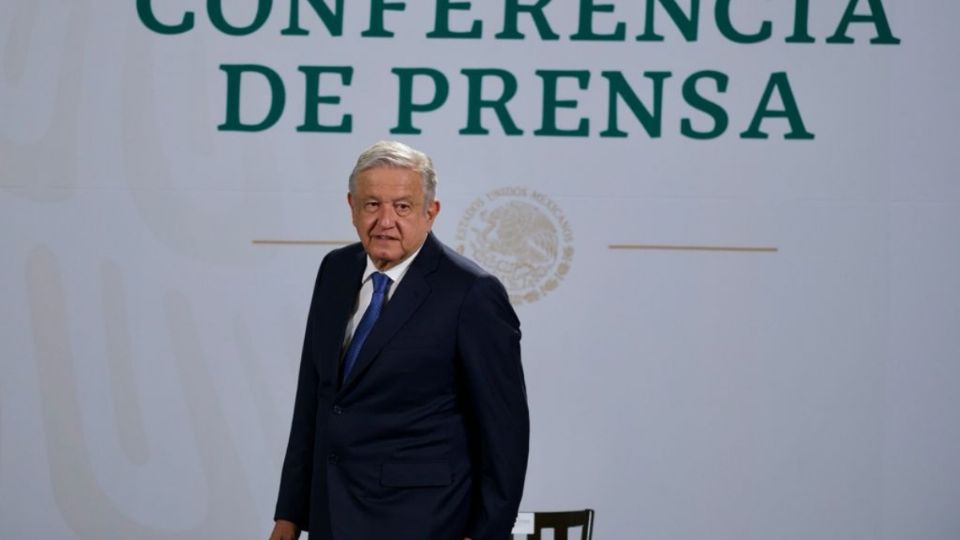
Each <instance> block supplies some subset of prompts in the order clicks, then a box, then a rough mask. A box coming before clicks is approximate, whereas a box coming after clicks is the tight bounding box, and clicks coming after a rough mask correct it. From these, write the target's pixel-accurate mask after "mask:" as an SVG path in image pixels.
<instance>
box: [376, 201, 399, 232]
mask: <svg viewBox="0 0 960 540" xmlns="http://www.w3.org/2000/svg"><path fill="white" fill-rule="evenodd" d="M396 222H397V212H396V210H394V208H393V205H392V204H382V205H380V212H379V214H378V215H377V223H378V224H379V225H380V227H381V228H383V229H389V228H390V227H393V225H394V224H395V223H396Z"/></svg>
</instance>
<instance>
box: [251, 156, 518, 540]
mask: <svg viewBox="0 0 960 540" xmlns="http://www.w3.org/2000/svg"><path fill="white" fill-rule="evenodd" d="M435 195H436V174H435V173H434V170H433V164H432V162H431V160H430V158H429V157H427V156H426V155H425V154H423V153H421V152H419V151H417V150H414V149H413V148H410V147H409V146H406V145H404V144H401V143H398V142H380V143H377V144H375V145H373V146H372V147H370V148H368V149H367V150H366V151H364V152H363V153H362V154H361V155H360V158H359V159H358V160H357V164H356V166H355V167H354V170H353V172H352V173H351V175H350V181H349V194H348V195H347V202H348V203H349V205H350V211H351V214H352V216H353V224H354V226H355V227H356V229H357V234H358V235H359V237H360V242H359V243H358V244H353V245H350V246H347V247H344V248H341V249H337V250H334V251H332V252H330V253H329V254H328V255H327V256H326V257H324V259H323V262H322V263H321V264H320V270H319V273H318V275H317V281H316V285H315V287H314V291H313V300H312V302H311V306H310V313H309V315H308V317H307V329H306V337H305V339H304V345H303V356H302V359H301V363H300V375H299V381H298V385H297V394H296V399H295V402H294V411H293V425H292V428H291V432H290V441H289V444H288V446H287V453H286V457H285V459H284V464H283V471H282V473H281V479H280V494H279V497H278V501H277V509H276V514H275V517H274V519H275V520H276V524H275V526H274V530H273V533H272V534H271V537H270V538H271V540H288V539H293V538H296V537H297V536H298V535H299V533H300V531H301V530H309V531H310V536H311V539H320V540H387V539H389V540H462V539H464V538H467V539H471V540H504V539H507V538H510V530H511V528H512V525H513V522H514V518H515V517H516V513H517V508H518V506H519V504H520V498H521V495H522V493H523V481H524V475H525V473H526V466H527V452H528V440H529V415H528V411H527V402H526V391H525V388H524V380H523V371H522V368H521V365H520V323H519V321H518V320H517V316H516V314H515V313H514V311H513V309H512V307H511V306H510V302H509V300H508V298H507V294H506V291H505V290H504V288H503V286H502V285H501V284H500V282H499V281H498V280H497V279H496V278H495V277H493V276H492V275H490V274H488V273H486V272H484V271H483V270H482V269H481V268H479V267H478V266H477V265H476V264H474V263H473V262H471V261H469V260H467V259H466V258H464V257H462V256H461V255H459V254H457V253H456V252H454V251H453V250H451V249H449V248H448V247H446V246H444V245H443V244H441V243H440V242H439V241H438V240H437V239H436V238H435V237H434V236H433V234H432V233H431V232H430V230H431V227H432V226H433V222H434V220H435V219H436V217H437V214H438V213H439V211H440V203H439V201H437V200H436V196H435Z"/></svg>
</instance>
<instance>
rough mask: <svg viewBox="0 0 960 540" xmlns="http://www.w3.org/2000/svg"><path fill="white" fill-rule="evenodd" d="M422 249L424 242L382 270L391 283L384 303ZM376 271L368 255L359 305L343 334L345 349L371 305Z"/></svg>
mask: <svg viewBox="0 0 960 540" xmlns="http://www.w3.org/2000/svg"><path fill="white" fill-rule="evenodd" d="M421 249H423V244H420V247H418V248H417V250H416V251H414V252H413V255H411V256H409V257H407V258H406V259H405V260H404V261H403V262H401V263H400V264H398V265H396V266H394V267H393V268H391V269H389V270H384V271H383V272H382V273H383V274H386V275H387V277H388V278H390V283H389V284H388V285H387V297H386V298H385V302H384V303H386V302H388V301H390V298H391V297H392V296H393V291H395V290H397V286H398V285H400V280H402V279H403V276H404V275H406V273H407V269H409V268H410V263H412V262H413V260H414V259H416V258H417V255H419V254H420V250H421ZM374 272H379V270H377V267H376V266H375V265H374V264H373V260H372V259H371V258H370V256H369V255H367V267H366V269H364V271H363V277H362V278H361V283H363V285H361V286H360V294H359V295H358V296H357V305H356V307H354V308H353V316H352V317H350V320H349V321H347V332H346V334H344V336H343V350H347V347H348V346H349V344H350V338H352V337H353V331H354V330H356V328H357V326H358V325H359V324H360V319H362V318H363V314H364V313H365V312H366V311H367V306H369V305H370V300H371V299H372V298H373V280H372V279H370V276H372V275H373V273H374Z"/></svg>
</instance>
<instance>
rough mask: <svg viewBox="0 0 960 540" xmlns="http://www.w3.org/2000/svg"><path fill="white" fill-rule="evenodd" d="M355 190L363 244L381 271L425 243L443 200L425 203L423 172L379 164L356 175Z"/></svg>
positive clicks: (354, 208) (352, 206)
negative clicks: (421, 173)
mask: <svg viewBox="0 0 960 540" xmlns="http://www.w3.org/2000/svg"><path fill="white" fill-rule="evenodd" d="M356 191H357V192H356V193H348V194H347V202H349V203H350V210H351V212H352V214H353V226H354V227H356V228H357V234H358V235H359V236H360V243H361V244H363V249H365V250H366V252H367V255H369V256H370V258H371V259H373V264H374V265H376V267H377V269H378V270H381V271H382V270H388V269H390V268H391V267H393V266H396V265H397V264H399V263H400V262H401V261H403V260H404V259H406V258H407V257H409V256H410V255H412V254H413V252H414V251H416V250H417V248H419V247H420V245H421V244H422V243H423V241H424V239H426V237H427V233H429V232H430V228H431V227H432V226H433V219H434V218H435V217H437V213H439V212H440V203H439V202H438V201H433V202H431V203H430V204H428V205H424V202H423V196H424V193H423V182H422V180H421V179H420V173H418V172H416V171H414V170H411V169H398V168H390V167H376V168H373V169H367V170H365V171H363V172H361V173H360V174H359V175H357V185H356Z"/></svg>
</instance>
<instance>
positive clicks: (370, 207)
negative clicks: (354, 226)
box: [363, 202, 380, 212]
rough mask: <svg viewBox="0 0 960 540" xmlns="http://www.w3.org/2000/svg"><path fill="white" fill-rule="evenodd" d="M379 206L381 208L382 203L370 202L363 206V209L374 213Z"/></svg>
mask: <svg viewBox="0 0 960 540" xmlns="http://www.w3.org/2000/svg"><path fill="white" fill-rule="evenodd" d="M379 206H380V203H375V202H368V203H366V204H364V205H363V208H364V210H366V211H367V212H373V211H374V210H376V209H377V208H378V207H379Z"/></svg>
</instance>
